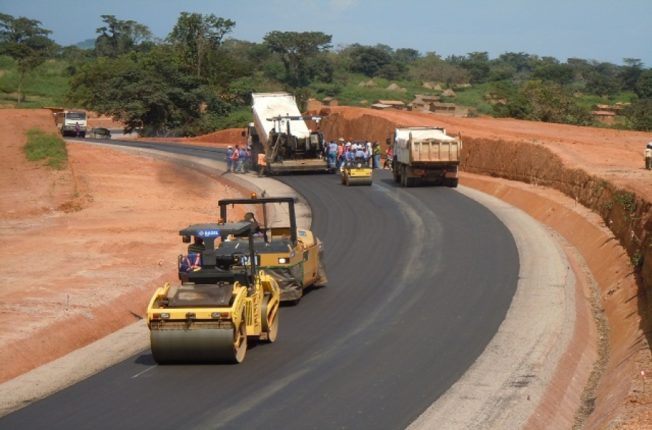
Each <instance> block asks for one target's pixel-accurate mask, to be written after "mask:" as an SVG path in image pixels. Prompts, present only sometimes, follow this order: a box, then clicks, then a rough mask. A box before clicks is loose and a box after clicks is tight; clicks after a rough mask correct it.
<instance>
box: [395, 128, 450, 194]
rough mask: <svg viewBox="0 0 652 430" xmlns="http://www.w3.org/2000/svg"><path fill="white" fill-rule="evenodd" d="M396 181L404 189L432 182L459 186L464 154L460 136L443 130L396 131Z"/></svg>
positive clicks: (400, 129) (398, 129) (415, 129)
mask: <svg viewBox="0 0 652 430" xmlns="http://www.w3.org/2000/svg"><path fill="white" fill-rule="evenodd" d="M393 146H394V159H393V160H392V171H393V173H394V180H395V181H396V182H398V183H400V184H401V186H403V187H409V186H412V185H417V184H422V183H432V184H440V185H446V186H449V187H457V183H458V176H457V171H458V167H459V164H460V153H461V152H462V140H461V138H460V137H452V136H449V135H447V134H446V130H445V129H443V128H439V127H403V128H397V129H395V131H394V139H393Z"/></svg>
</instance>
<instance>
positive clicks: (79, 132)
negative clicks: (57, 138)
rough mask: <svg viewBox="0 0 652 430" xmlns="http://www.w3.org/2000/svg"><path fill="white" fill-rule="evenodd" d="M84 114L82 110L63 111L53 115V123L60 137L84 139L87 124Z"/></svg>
mask: <svg viewBox="0 0 652 430" xmlns="http://www.w3.org/2000/svg"><path fill="white" fill-rule="evenodd" d="M86 118H87V115H86V112H84V111H82V110H76V111H72V110H70V111H68V110H64V111H61V112H56V113H55V114H54V122H55V123H56V124H57V128H58V129H59V131H61V135H62V136H78V137H86V130H87V128H88V122H87V120H86Z"/></svg>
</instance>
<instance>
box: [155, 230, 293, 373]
mask: <svg viewBox="0 0 652 430" xmlns="http://www.w3.org/2000/svg"><path fill="white" fill-rule="evenodd" d="M179 234H180V235H181V236H182V238H183V241H184V242H185V243H190V242H191V239H194V241H193V242H192V243H191V244H190V245H189V247H188V254H187V255H182V256H180V258H179V269H180V271H181V270H183V271H184V272H185V275H184V277H183V279H182V281H181V283H180V284H179V285H171V284H169V283H166V284H165V285H164V286H163V287H160V288H158V289H157V290H156V292H155V293H154V296H153V297H152V298H151V300H150V302H149V305H148V307H147V320H148V326H149V329H150V342H151V348H152V355H153V357H154V360H155V361H156V362H157V363H159V364H167V363H188V362H199V363H214V362H230V363H240V362H242V361H243V360H244V358H245V354H246V352H247V342H248V339H253V340H258V341H261V342H265V343H272V342H274V341H275V340H276V337H277V335H278V314H279V304H280V290H279V287H278V284H277V282H276V280H275V279H274V278H273V277H271V276H270V275H268V274H266V273H265V272H264V271H263V270H260V269H259V257H258V256H257V255H256V254H255V247H254V246H253V225H252V223H250V222H237V223H207V224H195V225H191V226H188V227H187V228H185V229H183V230H181V231H180V232H179ZM243 239H248V242H249V246H248V247H246V251H245V252H242V253H239V252H237V251H236V252H233V253H231V254H228V255H224V254H221V255H218V254H219V253H218V252H216V248H217V247H218V246H219V244H220V243H223V242H228V241H232V240H243Z"/></svg>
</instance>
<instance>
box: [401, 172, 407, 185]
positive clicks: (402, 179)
mask: <svg viewBox="0 0 652 430" xmlns="http://www.w3.org/2000/svg"><path fill="white" fill-rule="evenodd" d="M401 170H402V171H401V186H402V187H407V186H408V177H407V175H406V174H405V173H406V172H405V170H406V169H405V168H402V169H401Z"/></svg>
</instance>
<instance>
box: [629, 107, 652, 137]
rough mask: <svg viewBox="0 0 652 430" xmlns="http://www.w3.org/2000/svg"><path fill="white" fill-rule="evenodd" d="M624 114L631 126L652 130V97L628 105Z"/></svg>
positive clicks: (642, 129) (635, 128) (636, 128)
mask: <svg viewBox="0 0 652 430" xmlns="http://www.w3.org/2000/svg"><path fill="white" fill-rule="evenodd" d="M623 115H624V116H625V118H626V120H627V125H628V126H629V128H632V129H634V130H640V131H652V99H641V100H636V101H634V102H632V104H631V105H629V106H627V107H626V108H625V109H624V111H623Z"/></svg>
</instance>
